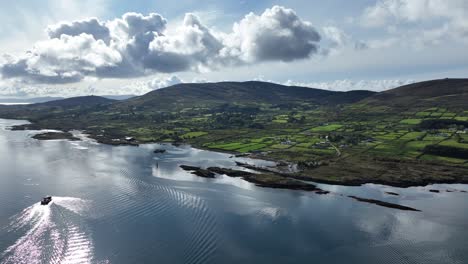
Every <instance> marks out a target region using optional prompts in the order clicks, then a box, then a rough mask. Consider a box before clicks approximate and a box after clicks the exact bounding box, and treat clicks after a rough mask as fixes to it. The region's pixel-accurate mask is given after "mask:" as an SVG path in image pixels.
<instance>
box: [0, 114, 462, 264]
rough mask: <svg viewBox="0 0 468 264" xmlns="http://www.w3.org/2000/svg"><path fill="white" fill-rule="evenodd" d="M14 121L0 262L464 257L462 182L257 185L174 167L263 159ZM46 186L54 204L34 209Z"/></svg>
mask: <svg viewBox="0 0 468 264" xmlns="http://www.w3.org/2000/svg"><path fill="white" fill-rule="evenodd" d="M21 123H24V121H12V120H0V263H28V264H31V263H359V264H362V263H437V264H439V263H468V193H462V192H460V190H467V191H468V186H467V185H434V186H429V187H414V188H408V189H400V188H393V187H386V186H380V185H365V186H362V187H341V186H330V185H320V187H322V188H323V189H325V190H329V191H332V194H329V195H317V194H314V193H307V192H301V191H288V190H273V189H265V188H258V187H255V186H253V185H252V184H250V183H247V182H245V181H242V180H241V179H233V178H229V177H223V176H219V178H217V179H214V180H211V179H203V178H199V177H197V176H194V175H191V174H189V173H187V172H185V171H183V170H181V169H180V168H179V165H181V164H187V165H199V166H212V165H215V166H224V167H235V162H234V161H235V160H238V161H248V162H250V163H255V164H258V165H270V164H269V162H266V161H258V160H257V161H255V160H247V159H239V158H230V155H229V154H222V153H215V152H209V151H202V150H198V149H194V148H190V147H188V146H183V147H174V146H171V145H158V144H152V145H144V146H140V147H128V146H122V147H112V146H106V145H101V144H97V143H95V142H93V141H91V140H87V139H85V140H84V141H80V142H69V141H37V140H34V139H31V138H30V136H31V135H32V134H34V133H37V131H9V130H8V129H7V128H8V127H9V126H11V125H15V124H21ZM155 148H164V149H166V150H167V152H166V153H164V154H154V153H153V150H154V149H155ZM429 189H439V190H441V193H431V192H429V191H428V190H429ZM446 190H453V191H454V192H447V191H446ZM387 191H392V192H397V193H399V194H400V196H391V195H388V194H386V193H385V192H387ZM49 194H50V195H52V196H53V202H52V203H51V204H50V205H49V206H41V205H39V203H38V202H39V200H40V198H41V197H43V196H45V195H49ZM339 194H348V195H349V194H354V195H358V196H361V197H365V198H374V199H380V200H384V201H388V202H393V203H398V204H403V205H406V206H411V207H414V208H417V209H419V210H421V211H422V212H406V211H399V210H395V209H389V208H384V207H379V206H376V205H372V204H366V203H360V202H356V201H353V200H351V199H349V198H346V197H344V196H340V195H339Z"/></svg>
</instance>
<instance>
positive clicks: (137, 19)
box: [0, 6, 320, 83]
mask: <svg viewBox="0 0 468 264" xmlns="http://www.w3.org/2000/svg"><path fill="white" fill-rule="evenodd" d="M167 23H168V22H167V21H166V19H165V18H164V17H162V16H161V15H159V14H156V13H151V14H149V15H146V16H145V15H142V14H138V13H126V14H124V15H123V16H122V17H121V18H116V19H113V20H109V21H100V20H99V19H97V18H89V19H84V20H79V21H72V22H62V23H59V24H57V25H51V26H49V27H48V28H47V33H48V36H49V39H48V40H45V41H41V42H38V43H36V44H35V45H34V46H33V47H32V48H31V49H30V50H29V51H28V52H26V53H25V54H24V55H22V56H18V57H10V58H9V59H8V60H6V62H3V63H0V73H1V75H2V77H3V78H4V79H8V78H15V79H19V80H21V81H23V82H28V83H73V82H78V81H80V80H82V79H83V78H85V77H86V76H92V77H97V78H129V77H139V76H146V75H150V74H155V73H175V72H183V71H194V72H202V71H209V70H213V69H218V68H220V67H223V66H227V65H231V66H232V65H243V64H253V63H258V62H263V61H284V62H289V61H293V60H299V59H305V58H308V57H310V56H311V55H313V54H314V53H316V52H317V50H318V42H319V41H320V35H319V33H318V32H317V31H316V30H315V28H314V27H313V26H312V25H311V24H310V23H309V22H307V21H303V20H302V19H301V18H299V17H298V16H297V14H296V13H295V12H294V11H293V10H291V9H287V8H284V7H280V6H274V7H272V8H271V9H266V10H265V12H264V13H263V14H261V15H256V14H253V13H250V14H248V15H247V16H245V17H244V18H243V19H242V20H241V21H239V22H237V23H235V24H234V26H233V30H232V32H228V33H223V32H216V31H215V30H213V29H211V28H209V27H207V26H206V25H204V24H203V23H202V22H201V21H200V19H199V18H198V17H197V16H196V15H194V14H186V15H185V18H184V20H183V22H182V23H181V24H180V25H177V26H176V27H171V29H168V28H167Z"/></svg>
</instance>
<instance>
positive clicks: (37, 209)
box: [2, 204, 51, 264]
mask: <svg viewBox="0 0 468 264" xmlns="http://www.w3.org/2000/svg"><path fill="white" fill-rule="evenodd" d="M50 216H51V209H50V207H49V206H41V205H39V204H35V205H33V206H30V207H28V208H27V209H26V210H25V211H23V213H22V214H21V215H20V217H19V218H18V219H17V221H18V222H17V224H13V227H17V228H19V227H25V226H26V225H27V224H28V223H33V224H32V227H31V228H30V229H29V230H28V231H27V232H26V234H25V235H23V236H22V237H21V238H19V239H18V240H17V241H16V242H15V243H14V244H13V245H12V246H10V247H9V248H7V249H6V250H5V252H4V253H3V254H2V257H3V256H6V255H8V257H6V259H5V260H3V261H2V263H31V264H33V263H40V262H41V258H40V257H41V252H42V250H41V247H40V245H41V240H42V238H43V235H44V233H45V232H46V231H47V229H49V228H50V226H51V221H50Z"/></svg>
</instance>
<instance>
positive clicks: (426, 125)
mask: <svg viewBox="0 0 468 264" xmlns="http://www.w3.org/2000/svg"><path fill="white" fill-rule="evenodd" d="M454 126H456V127H459V126H460V127H468V122H467V121H460V120H452V119H427V120H423V121H422V122H421V124H419V127H420V128H422V129H445V128H450V127H454Z"/></svg>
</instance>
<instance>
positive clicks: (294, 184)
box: [180, 165, 328, 194]
mask: <svg viewBox="0 0 468 264" xmlns="http://www.w3.org/2000/svg"><path fill="white" fill-rule="evenodd" d="M180 167H181V168H182V169H183V170H186V171H190V172H191V173H192V174H195V175H198V176H200V177H204V178H215V175H216V174H218V175H226V176H229V177H234V178H242V179H244V180H245V181H248V182H251V183H254V184H255V185H256V186H259V187H267V188H275V189H288V190H302V191H312V192H316V193H319V194H327V193H328V192H327V191H324V190H322V189H320V188H318V187H317V186H315V185H313V184H309V183H304V182H302V181H299V180H295V179H290V178H285V177H282V176H280V175H276V174H274V173H269V174H266V173H252V172H247V171H241V170H234V169H229V168H221V167H209V168H206V169H203V168H200V167H195V166H188V165H180Z"/></svg>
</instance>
